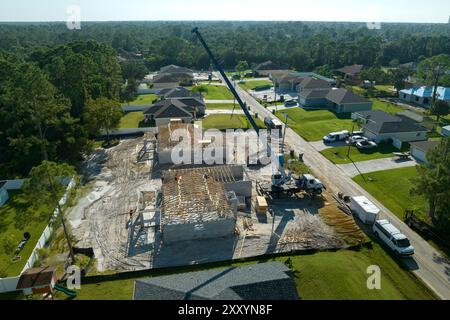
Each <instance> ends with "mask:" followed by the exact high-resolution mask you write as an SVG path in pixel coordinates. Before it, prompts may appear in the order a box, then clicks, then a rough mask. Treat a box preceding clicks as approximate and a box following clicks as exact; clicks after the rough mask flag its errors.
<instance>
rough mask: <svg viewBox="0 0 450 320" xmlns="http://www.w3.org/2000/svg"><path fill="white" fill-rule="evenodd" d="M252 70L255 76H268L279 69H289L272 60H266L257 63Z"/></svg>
mask: <svg viewBox="0 0 450 320" xmlns="http://www.w3.org/2000/svg"><path fill="white" fill-rule="evenodd" d="M254 71H255V73H254V75H255V76H256V77H268V76H270V74H272V73H274V72H280V71H284V72H289V70H286V69H283V68H281V67H280V66H279V65H277V64H276V63H274V62H272V61H266V62H263V63H260V64H258V65H257V66H256V67H255V68H254Z"/></svg>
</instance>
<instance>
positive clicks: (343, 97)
mask: <svg viewBox="0 0 450 320" xmlns="http://www.w3.org/2000/svg"><path fill="white" fill-rule="evenodd" d="M326 98H327V99H328V100H330V101H331V102H334V103H336V104H338V105H341V104H347V103H368V102H370V100H368V99H366V98H364V97H362V96H359V95H357V94H354V93H353V92H351V91H349V90H346V89H342V88H339V89H331V90H330V91H329V92H328V94H327V97H326Z"/></svg>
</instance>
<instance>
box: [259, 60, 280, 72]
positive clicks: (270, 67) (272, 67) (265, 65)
mask: <svg viewBox="0 0 450 320" xmlns="http://www.w3.org/2000/svg"><path fill="white" fill-rule="evenodd" d="M255 70H256V71H265V70H281V67H280V66H279V65H277V64H276V63H274V62H272V61H266V62H263V63H260V64H258V65H257V66H256V67H255Z"/></svg>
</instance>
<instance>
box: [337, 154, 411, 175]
mask: <svg viewBox="0 0 450 320" xmlns="http://www.w3.org/2000/svg"><path fill="white" fill-rule="evenodd" d="M417 165H418V163H417V162H416V160H414V159H411V160H400V159H398V158H384V159H376V160H369V161H362V162H356V163H348V164H339V165H337V167H338V168H339V169H341V170H342V171H344V173H345V174H346V175H347V176H349V177H351V178H353V177H356V176H357V175H360V174H362V173H363V174H364V173H370V172H376V171H385V170H391V169H400V168H408V167H415V166H417Z"/></svg>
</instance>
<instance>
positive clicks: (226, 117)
mask: <svg viewBox="0 0 450 320" xmlns="http://www.w3.org/2000/svg"><path fill="white" fill-rule="evenodd" d="M255 121H256V124H257V125H258V126H259V127H260V128H264V127H265V126H264V123H263V122H262V121H261V120H259V119H255ZM202 124H203V129H205V130H208V129H219V130H225V129H250V128H252V126H251V124H250V122H249V121H248V120H247V118H246V117H245V116H243V115H236V114H235V115H231V114H213V115H210V116H207V117H206V118H205V119H203V122H202Z"/></svg>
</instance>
